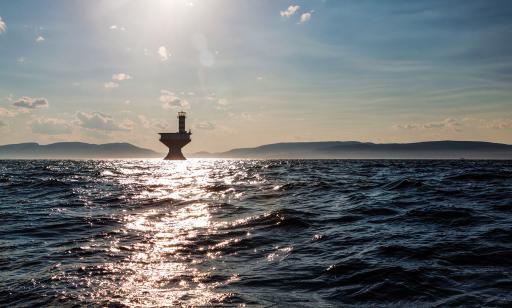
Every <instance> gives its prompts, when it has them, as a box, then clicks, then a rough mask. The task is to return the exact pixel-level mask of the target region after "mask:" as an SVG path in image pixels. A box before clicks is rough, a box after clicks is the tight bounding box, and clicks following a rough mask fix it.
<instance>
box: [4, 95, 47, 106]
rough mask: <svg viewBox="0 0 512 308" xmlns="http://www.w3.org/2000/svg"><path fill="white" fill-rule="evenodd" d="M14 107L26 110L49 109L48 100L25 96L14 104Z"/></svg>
mask: <svg viewBox="0 0 512 308" xmlns="http://www.w3.org/2000/svg"><path fill="white" fill-rule="evenodd" d="M13 106H16V107H19V108H25V109H37V108H48V106H49V104H48V100H46V98H32V97H28V96H23V97H21V98H19V99H18V100H17V101H15V102H14V103H13Z"/></svg>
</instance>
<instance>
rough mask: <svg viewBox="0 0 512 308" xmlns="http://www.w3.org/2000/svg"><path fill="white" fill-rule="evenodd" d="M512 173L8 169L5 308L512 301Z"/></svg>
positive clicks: (158, 164) (229, 164) (428, 166)
mask: <svg viewBox="0 0 512 308" xmlns="http://www.w3.org/2000/svg"><path fill="white" fill-rule="evenodd" d="M511 291H512V162H510V161H343V160H339V161H337V160H318V161H314V160H311V161H309V160H308V161H298V160H292V161H285V160H273V161H235V160H190V161H186V162H163V161H160V160H146V161H144V160H141V161H136V160H129V161H0V306H4V307H13V306H41V305H53V306H81V305H86V306H87V305H88V306H108V305H109V306H125V305H126V306H130V307H131V306H137V307H140V306H156V307H161V306H167V307H174V306H201V305H206V306H209V305H218V306H223V305H224V306H238V305H244V304H245V305H247V306H272V305H278V306H293V307H296V306H299V307H300V306H305V307H311V306H313V307H322V306H327V307H329V306H340V305H343V304H344V305H355V306H357V305H371V306H373V305H379V306H382V305H389V306H397V305H399V306H411V305H422V304H423V305H426V306H447V305H452V306H458V305H469V306H473V305H486V306H507V305H511V304H512V292H511Z"/></svg>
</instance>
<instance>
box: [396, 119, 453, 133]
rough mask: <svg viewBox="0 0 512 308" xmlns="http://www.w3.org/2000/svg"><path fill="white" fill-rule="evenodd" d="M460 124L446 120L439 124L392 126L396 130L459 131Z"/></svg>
mask: <svg viewBox="0 0 512 308" xmlns="http://www.w3.org/2000/svg"><path fill="white" fill-rule="evenodd" d="M461 126H462V123H460V122H459V121H457V120H456V119H453V118H447V119H444V120H443V121H440V122H427V123H407V124H397V125H394V127H395V128H398V129H409V130H411V129H452V130H455V131H459V130H460V127H461Z"/></svg>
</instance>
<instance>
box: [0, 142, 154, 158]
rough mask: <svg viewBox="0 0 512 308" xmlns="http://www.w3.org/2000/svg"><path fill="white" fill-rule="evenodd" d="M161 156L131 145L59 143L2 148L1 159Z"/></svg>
mask: <svg viewBox="0 0 512 308" xmlns="http://www.w3.org/2000/svg"><path fill="white" fill-rule="evenodd" d="M160 156H161V154H159V153H156V152H154V151H152V150H149V149H144V148H140V147H137V146H134V145H133V144H130V143H106V144H90V143H83V142H58V143H52V144H47V145H41V144H38V143H34V142H30V143H19V144H8V145H2V146H0V158H4V159H5V158H8V159H18V158H19V159H31V158H34V159H37V158H40V159H67V158H71V159H73V158H74V159H91V158H154V157H160Z"/></svg>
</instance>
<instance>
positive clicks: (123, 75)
mask: <svg viewBox="0 0 512 308" xmlns="http://www.w3.org/2000/svg"><path fill="white" fill-rule="evenodd" d="M128 79H132V76H130V75H128V74H126V73H118V74H114V75H112V80H115V81H123V80H128Z"/></svg>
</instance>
